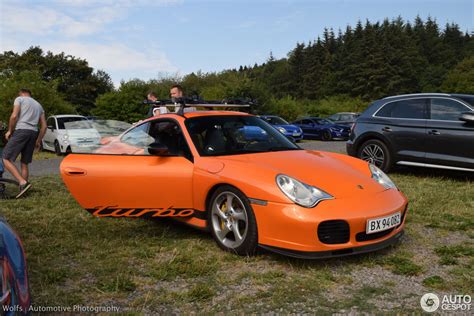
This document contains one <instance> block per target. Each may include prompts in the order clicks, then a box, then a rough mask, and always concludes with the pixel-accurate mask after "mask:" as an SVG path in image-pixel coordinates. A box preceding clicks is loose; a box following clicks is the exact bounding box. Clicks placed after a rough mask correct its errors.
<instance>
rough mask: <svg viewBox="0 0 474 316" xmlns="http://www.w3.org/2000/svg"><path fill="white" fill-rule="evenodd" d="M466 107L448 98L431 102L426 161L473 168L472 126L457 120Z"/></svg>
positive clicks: (473, 138) (434, 99)
mask: <svg viewBox="0 0 474 316" xmlns="http://www.w3.org/2000/svg"><path fill="white" fill-rule="evenodd" d="M472 110H473V109H471V108H470V107H469V106H468V105H466V104H464V103H462V102H461V101H458V100H455V99H450V98H441V97H436V98H431V99H430V119H429V120H428V123H427V128H426V131H427V139H428V142H427V143H426V162H427V163H430V164H435V165H448V166H453V167H460V168H470V169H474V125H473V124H472V123H471V124H469V123H467V122H463V121H460V120H459V117H460V116H461V113H462V112H467V111H472Z"/></svg>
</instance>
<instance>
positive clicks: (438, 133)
mask: <svg viewBox="0 0 474 316" xmlns="http://www.w3.org/2000/svg"><path fill="white" fill-rule="evenodd" d="M428 134H430V135H441V133H440V132H438V131H437V130H435V129H433V130H431V131H429V132H428Z"/></svg>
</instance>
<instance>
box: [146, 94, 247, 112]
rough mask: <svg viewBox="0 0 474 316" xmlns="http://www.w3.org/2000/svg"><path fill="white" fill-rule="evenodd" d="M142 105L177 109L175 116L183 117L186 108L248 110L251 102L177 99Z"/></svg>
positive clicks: (149, 102) (148, 102) (147, 101)
mask: <svg viewBox="0 0 474 316" xmlns="http://www.w3.org/2000/svg"><path fill="white" fill-rule="evenodd" d="M143 104H148V105H151V106H153V107H154V108H156V107H161V106H164V107H179V110H178V111H177V112H176V114H178V115H181V116H183V115H184V108H186V107H188V108H189V107H205V108H248V107H250V105H253V104H252V102H248V103H245V104H244V103H242V102H241V101H240V100H221V101H215V100H209V101H205V100H194V99H185V98H178V99H176V100H157V101H149V100H145V101H143Z"/></svg>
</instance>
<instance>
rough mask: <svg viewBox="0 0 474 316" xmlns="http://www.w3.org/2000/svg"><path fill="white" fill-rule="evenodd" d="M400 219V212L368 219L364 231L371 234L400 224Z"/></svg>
mask: <svg viewBox="0 0 474 316" xmlns="http://www.w3.org/2000/svg"><path fill="white" fill-rule="evenodd" d="M401 220H402V216H401V214H400V212H398V213H395V214H392V215H389V216H385V217H380V218H374V219H369V220H368V221H367V228H366V233H367V234H373V233H377V232H381V231H384V230H387V229H390V228H392V227H395V226H398V225H400V223H401Z"/></svg>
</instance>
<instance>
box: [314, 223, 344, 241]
mask: <svg viewBox="0 0 474 316" xmlns="http://www.w3.org/2000/svg"><path fill="white" fill-rule="evenodd" d="M349 236H350V229H349V224H348V223H347V222H346V221H343V220H332V221H325V222H321V223H320V224H319V226H318V238H319V241H320V242H322V243H323V244H331V245H334V244H344V243H346V242H348V241H349Z"/></svg>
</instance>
